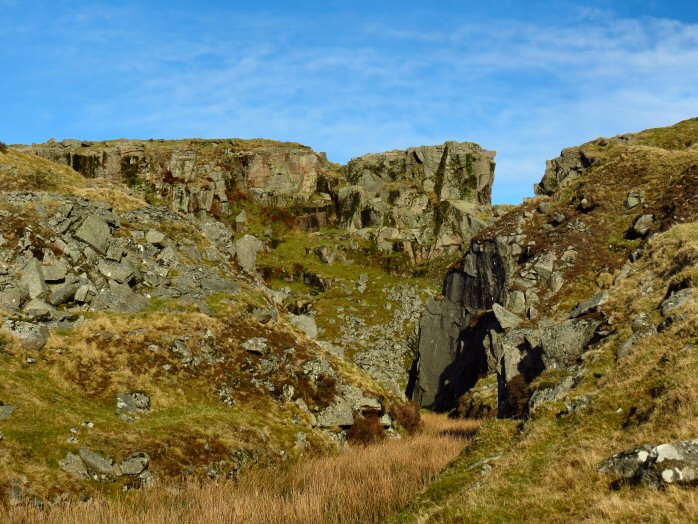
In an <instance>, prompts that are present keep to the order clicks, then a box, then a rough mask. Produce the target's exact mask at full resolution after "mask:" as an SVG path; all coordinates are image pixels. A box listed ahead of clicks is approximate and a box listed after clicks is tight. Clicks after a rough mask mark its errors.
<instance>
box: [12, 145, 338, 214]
mask: <svg viewBox="0 0 698 524" xmlns="http://www.w3.org/2000/svg"><path fill="white" fill-rule="evenodd" d="M19 149H20V150H28V151H31V152H33V153H35V154H37V155H39V156H41V157H44V158H47V159H49V160H52V161H54V162H58V163H62V164H67V165H69V166H70V167H72V168H73V169H75V170H76V171H78V172H79V173H82V174H83V175H84V176H86V177H88V178H108V179H113V180H119V181H123V182H125V183H126V184H128V185H129V186H131V187H135V188H138V189H140V190H142V191H144V192H145V193H146V194H147V196H149V197H150V198H154V199H156V200H158V199H161V200H162V201H163V202H164V203H165V204H167V205H168V207H170V208H171V209H172V210H174V211H177V212H182V213H193V214H197V215H199V216H206V215H223V216H227V215H228V214H229V213H230V210H231V206H230V202H231V201H234V200H235V199H236V198H237V197H238V196H239V195H240V194H247V195H251V196H253V197H256V198H258V199H260V200H264V201H270V200H271V201H277V200H278V201H280V202H287V201H300V202H308V201H309V200H310V199H311V196H312V195H313V194H314V193H316V192H318V191H322V190H323V189H326V188H327V187H329V186H331V185H332V183H330V182H328V178H332V177H333V176H335V172H336V170H337V168H338V166H336V165H334V164H332V163H331V162H329V161H328V160H327V158H326V156H325V154H324V153H316V152H315V151H313V150H312V149H310V148H309V147H306V146H302V145H300V144H296V143H283V142H274V141H271V140H237V139H230V140H228V139H223V140H199V139H193V140H176V141H165V140H112V141H108V142H90V141H81V140H70V139H69V140H63V141H62V142H48V143H45V144H33V145H32V146H25V147H20V148H19ZM321 204H322V205H319V206H318V203H317V202H314V203H313V206H312V207H316V208H317V207H320V208H322V207H327V205H328V204H329V205H330V206H331V200H330V201H329V203H328V202H327V201H325V202H323V203H321Z"/></svg>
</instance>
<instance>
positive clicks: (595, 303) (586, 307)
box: [569, 291, 609, 318]
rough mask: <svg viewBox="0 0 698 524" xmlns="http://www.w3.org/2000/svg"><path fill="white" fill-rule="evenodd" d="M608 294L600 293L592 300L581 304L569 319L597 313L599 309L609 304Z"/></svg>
mask: <svg viewBox="0 0 698 524" xmlns="http://www.w3.org/2000/svg"><path fill="white" fill-rule="evenodd" d="M608 298H609V295H608V292H607V291H599V292H598V293H596V294H595V295H594V296H592V297H591V298H590V299H588V300H585V301H584V302H580V303H579V304H577V306H576V307H575V308H574V309H573V310H572V312H571V313H570V317H569V318H577V317H580V316H582V315H584V314H586V313H589V312H591V311H597V310H598V308H599V307H601V306H602V305H604V304H605V303H606V302H608Z"/></svg>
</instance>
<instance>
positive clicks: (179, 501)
mask: <svg viewBox="0 0 698 524" xmlns="http://www.w3.org/2000/svg"><path fill="white" fill-rule="evenodd" d="M424 419H425V428H424V430H423V431H422V432H421V433H420V434H418V435H416V436H414V437H411V438H406V439H403V440H388V441H384V442H382V443H380V444H377V445H373V446H368V447H361V446H357V447H348V448H345V449H344V450H343V451H341V452H339V453H338V454H336V455H327V456H322V457H317V458H311V459H307V460H304V461H301V462H299V463H296V464H295V465H293V466H291V467H290V468H288V469H287V470H285V471H280V470H277V469H260V470H256V471H252V472H250V473H249V474H247V475H246V476H245V477H243V478H242V479H241V480H240V481H238V482H232V481H230V482H223V483H202V484H195V483H191V484H188V485H186V486H184V487H179V488H177V487H172V486H168V487H166V486H160V487H156V488H154V489H152V490H146V491H139V492H133V493H128V494H124V495H122V496H120V497H118V498H116V499H113V500H110V499H106V498H104V499H96V500H93V501H92V502H90V503H87V504H75V505H72V506H64V507H56V508H53V509H51V510H47V511H40V510H36V509H33V508H26V507H15V508H10V509H9V510H8V511H7V513H6V515H5V519H6V520H5V522H12V523H19V522H22V523H33V522H46V523H55V524H62V523H74V522H80V523H93V522H94V523H106V522H109V523H132V522H139V523H158V524H160V523H163V522H178V523H200V522H207V523H209V522H210V523H219V522H220V523H223V522H226V523H228V522H245V523H284V524H286V523H310V522H313V523H330V522H333V523H334V522H349V523H350V522H357V523H359V522H360V523H364V522H379V521H382V520H383V519H384V518H385V517H386V516H387V515H388V514H390V513H391V512H392V511H394V510H396V509H398V508H400V507H402V506H404V505H405V504H406V503H408V502H409V501H410V499H411V498H412V497H413V496H414V494H415V493H416V492H417V491H419V490H420V489H422V488H423V487H424V486H426V485H427V484H428V483H429V482H430V481H431V480H432V479H433V478H434V476H435V475H436V474H437V473H438V472H439V471H441V470H442V469H443V468H444V467H445V466H446V465H447V464H448V463H449V462H450V461H451V460H453V459H454V458H455V457H456V456H458V454H459V453H460V452H461V451H462V450H463V448H464V447H465V446H466V445H467V444H468V441H469V439H470V437H471V436H472V435H473V434H474V433H475V432H476V431H477V428H478V427H479V423H478V422H475V421H468V420H458V421H453V420H448V419H446V418H445V417H443V416H439V415H431V414H425V416H424Z"/></svg>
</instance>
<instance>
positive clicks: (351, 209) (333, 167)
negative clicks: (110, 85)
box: [19, 139, 495, 262]
mask: <svg viewBox="0 0 698 524" xmlns="http://www.w3.org/2000/svg"><path fill="white" fill-rule="evenodd" d="M19 149H20V150H25V151H31V152H33V153H34V154H36V155H39V156H41V157H43V158H46V159H49V160H51V161H53V162H58V163H63V164H66V165H68V166H70V167H72V168H73V169H75V170H76V171H78V172H79V173H81V174H83V175H84V176H86V177H88V178H106V179H111V180H117V181H123V182H125V183H126V184H128V185H129V186H131V187H135V188H137V189H139V190H140V191H141V192H143V193H145V194H146V196H147V197H148V199H149V200H151V201H153V202H154V203H163V204H165V205H167V206H168V207H169V208H170V209H172V210H173V211H175V212H180V213H185V214H190V215H196V216H197V217H198V218H206V217H210V216H214V217H217V218H226V217H228V216H229V215H230V214H231V212H232V211H233V209H234V205H232V204H233V203H234V202H235V201H237V200H239V199H240V198H241V197H245V198H246V197H252V198H254V199H256V200H258V201H259V202H263V203H271V204H274V205H280V206H285V207H289V206H295V207H296V208H298V206H301V207H304V211H305V213H306V214H307V218H306V220H305V222H307V223H308V224H314V225H316V226H317V225H320V226H322V225H324V224H327V223H329V222H331V221H332V220H333V218H334V217H335V216H337V218H338V223H339V225H340V227H343V228H346V229H349V230H352V231H356V230H361V231H362V234H363V235H364V236H367V237H368V236H370V237H371V238H372V239H373V240H375V242H376V244H377V245H378V247H379V248H380V249H382V250H384V251H387V252H389V251H393V250H398V251H401V250H405V251H406V252H407V254H408V256H409V258H410V259H411V260H412V261H413V262H420V261H422V260H424V259H426V258H428V257H430V256H434V255H443V254H452V253H457V252H459V250H460V249H461V248H462V246H463V245H466V244H467V242H468V241H469V240H470V238H472V237H473V235H475V234H476V233H477V232H478V231H479V230H480V229H482V228H484V227H485V226H486V225H487V224H488V223H489V222H490V221H491V193H492V183H493V182H494V168H495V163H494V152H492V151H486V150H484V149H482V148H481V147H480V146H479V145H477V144H473V143H469V142H464V143H457V142H447V143H445V144H444V145H441V146H422V147H415V148H410V149H407V150H405V151H390V152H387V153H379V154H369V155H365V156H362V157H359V158H355V159H353V160H352V161H351V162H349V164H348V165H347V166H346V167H342V166H339V165H337V164H333V163H331V162H329V161H328V160H327V158H326V156H325V155H324V154H323V153H316V152H314V151H313V150H312V149H310V148H308V147H305V146H302V145H300V144H295V143H280V142H273V141H271V140H237V139H231V140H179V141H164V140H147V141H142V140H114V141H108V142H90V141H80V140H72V139H67V140H63V141H61V142H55V141H54V142H48V143H45V144H34V145H32V146H27V147H19ZM296 212H297V210H296ZM301 221H302V220H301Z"/></svg>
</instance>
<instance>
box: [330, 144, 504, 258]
mask: <svg viewBox="0 0 698 524" xmlns="http://www.w3.org/2000/svg"><path fill="white" fill-rule="evenodd" d="M494 155H495V153H494V152H493V151H487V150H484V149H482V148H481V147H480V146H479V145H477V144H473V143H469V142H464V143H457V142H446V143H445V144H444V145H442V146H425V147H416V148H410V149H407V150H405V151H401V150H400V151H389V152H386V153H380V154H369V155H365V156H362V157H359V158H355V159H353V160H351V162H349V164H348V166H347V181H348V185H347V186H345V187H342V188H341V189H340V190H339V195H338V201H339V206H338V216H339V222H340V224H341V225H342V226H343V227H346V228H348V229H352V230H366V231H367V232H371V233H372V234H374V235H375V236H376V239H377V242H378V245H379V247H381V248H382V249H385V250H392V249H405V250H406V251H407V252H408V254H409V255H410V257H411V258H412V259H413V260H421V259H424V258H426V257H428V256H429V255H432V254H435V253H441V254H443V253H453V252H457V251H458V250H459V249H460V248H461V246H463V245H464V244H466V243H467V242H468V241H469V240H470V238H472V237H473V235H475V234H476V233H477V232H478V231H479V230H480V229H482V228H484V227H485V226H486V225H487V223H488V221H489V218H490V216H491V209H490V206H491V194H492V183H493V182H494V169H495V162H494Z"/></svg>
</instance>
